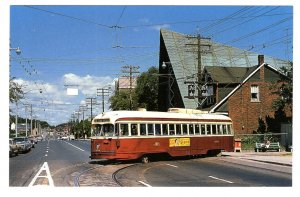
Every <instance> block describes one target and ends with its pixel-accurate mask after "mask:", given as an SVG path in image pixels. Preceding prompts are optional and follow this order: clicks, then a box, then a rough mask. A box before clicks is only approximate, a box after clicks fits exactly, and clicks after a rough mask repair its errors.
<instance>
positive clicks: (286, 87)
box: [271, 63, 293, 111]
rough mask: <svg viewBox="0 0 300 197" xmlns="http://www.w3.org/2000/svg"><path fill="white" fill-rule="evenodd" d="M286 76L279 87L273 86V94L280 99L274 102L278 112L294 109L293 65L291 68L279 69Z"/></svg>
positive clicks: (280, 81)
mask: <svg viewBox="0 0 300 197" xmlns="http://www.w3.org/2000/svg"><path fill="white" fill-rule="evenodd" d="M279 70H280V71H281V72H282V73H283V74H284V75H282V76H281V77H280V79H279V80H278V82H277V84H279V86H278V85H277V86H275V87H274V86H272V87H271V88H272V89H274V91H273V94H277V95H278V96H279V97H278V99H276V100H274V102H273V108H274V109H276V110H279V109H283V108H285V107H288V108H290V110H291V111H292V108H293V76H292V73H293V64H292V63H291V67H281V68H280V69H279Z"/></svg>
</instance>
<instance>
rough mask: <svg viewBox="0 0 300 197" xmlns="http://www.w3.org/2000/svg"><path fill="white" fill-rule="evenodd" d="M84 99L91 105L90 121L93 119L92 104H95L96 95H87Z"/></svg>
mask: <svg viewBox="0 0 300 197" xmlns="http://www.w3.org/2000/svg"><path fill="white" fill-rule="evenodd" d="M85 99H86V104H88V105H91V122H92V120H93V104H96V97H94V96H89V97H87V98H85Z"/></svg>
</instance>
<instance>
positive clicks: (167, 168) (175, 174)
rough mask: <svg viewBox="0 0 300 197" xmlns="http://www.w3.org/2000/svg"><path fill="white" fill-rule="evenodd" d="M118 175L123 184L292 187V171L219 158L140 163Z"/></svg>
mask: <svg viewBox="0 0 300 197" xmlns="http://www.w3.org/2000/svg"><path fill="white" fill-rule="evenodd" d="M115 177H116V179H117V180H118V182H120V184H121V185H123V186H147V187H149V186H166V187H169V186H171V187H173V186H177V187H180V186H200V187H201V186H205V187H211V186H218V187H220V186H221V187H237V186H292V175H291V174H289V173H283V172H277V171H273V170H267V169H261V168H256V167H249V166H243V165H238V164H233V163H228V162H224V161H222V160H220V159H219V158H200V159H191V160H178V161H167V162H166V161H160V162H153V163H149V164H146V165H145V164H144V165H136V166H132V167H128V168H127V169H124V170H120V171H119V172H118V173H117V174H116V175H115ZM133 179H134V180H133Z"/></svg>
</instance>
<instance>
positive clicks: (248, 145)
mask: <svg viewBox="0 0 300 197" xmlns="http://www.w3.org/2000/svg"><path fill="white" fill-rule="evenodd" d="M288 134H289V133H264V134H235V138H239V139H241V142H242V150H254V147H255V143H256V142H264V141H266V140H268V141H270V142H279V143H280V145H281V147H282V150H284V149H287V148H288V147H289V146H290V145H291V144H290V140H289V135H288Z"/></svg>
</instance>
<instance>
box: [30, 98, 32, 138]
mask: <svg viewBox="0 0 300 197" xmlns="http://www.w3.org/2000/svg"><path fill="white" fill-rule="evenodd" d="M30 133H31V135H32V104H30Z"/></svg>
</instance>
